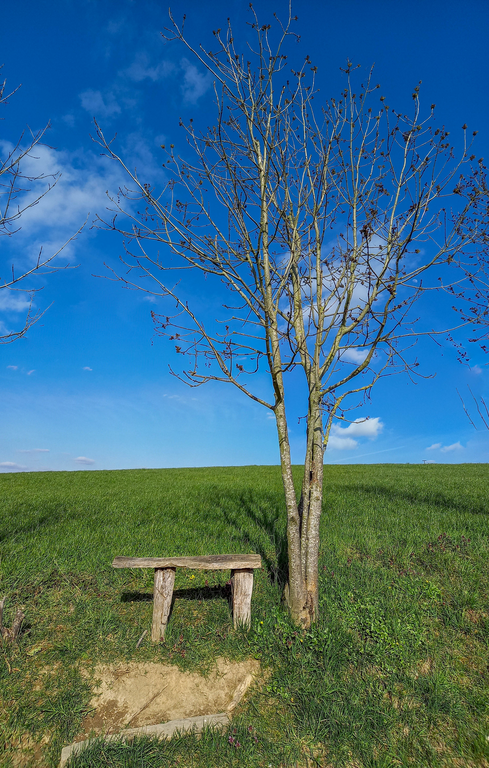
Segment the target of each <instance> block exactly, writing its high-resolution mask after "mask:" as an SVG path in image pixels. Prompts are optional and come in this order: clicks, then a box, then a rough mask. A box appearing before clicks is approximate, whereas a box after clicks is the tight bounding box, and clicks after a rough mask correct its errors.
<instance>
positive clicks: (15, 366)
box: [7, 365, 19, 371]
mask: <svg viewBox="0 0 489 768" xmlns="http://www.w3.org/2000/svg"><path fill="white" fill-rule="evenodd" d="M7 368H8V369H9V370H10V371H18V370H19V366H18V365H7Z"/></svg>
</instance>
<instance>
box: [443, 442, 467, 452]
mask: <svg viewBox="0 0 489 768" xmlns="http://www.w3.org/2000/svg"><path fill="white" fill-rule="evenodd" d="M463 450H464V447H463V445H461V444H460V442H457V443H452V444H451V445H444V446H443V448H441V452H442V453H449V452H450V451H463Z"/></svg>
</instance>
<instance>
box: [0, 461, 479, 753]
mask: <svg viewBox="0 0 489 768" xmlns="http://www.w3.org/2000/svg"><path fill="white" fill-rule="evenodd" d="M299 477H300V471H299V468H298V470H297V479H298V480H299ZM488 488H489V467H488V466H487V465H461V466H454V465H450V466H440V465H436V466H435V465H428V466H418V465H411V466H409V465H404V466H397V465H367V466H358V465H357V466H350V467H344V466H343V467H328V468H327V470H326V480H325V500H324V515H323V520H322V551H321V576H320V578H321V610H322V615H321V620H320V621H319V622H318V624H317V625H316V626H315V627H314V629H313V630H312V631H311V632H310V633H307V634H306V635H302V634H300V633H298V632H297V631H296V630H295V629H294V628H293V627H291V626H290V624H289V622H288V619H287V615H286V612H285V610H284V609H283V607H282V606H281V602H280V596H281V590H282V586H283V579H284V565H285V553H286V545H285V527H284V519H283V500H282V499H283V494H282V487H281V480H280V473H279V470H278V468H276V467H241V468H213V469H186V470H138V471H124V472H122V471H121V472H77V473H49V474H16V475H1V476H0V554H1V558H2V560H1V579H2V581H1V586H0V596H1V595H4V594H7V595H8V604H7V606H8V609H9V610H8V611H7V616H6V623H7V625H8V624H9V621H10V620H11V618H12V614H13V612H14V609H15V607H16V605H20V604H22V605H23V606H25V609H26V622H27V628H28V629H29V631H28V632H27V633H26V634H25V635H24V636H23V637H22V638H21V641H20V643H19V645H18V647H16V648H10V647H3V649H2V653H3V660H2V659H1V658H0V696H1V697H2V699H3V701H2V705H3V706H2V713H1V714H0V739H1V741H0V749H1V744H2V741H3V743H4V745H5V747H4V753H3V756H0V764H1V765H2V766H3V765H5V766H8V765H10V761H11V759H12V755H13V752H14V749H19V745H20V741H19V740H20V739H21V737H22V734H24V735H25V734H29V735H30V737H31V738H32V739H34V740H36V739H37V740H40V739H41V738H42V737H43V735H44V736H45V735H48V737H49V743H48V744H47V746H46V747H45V748H44V752H45V756H46V759H47V760H48V761H49V762H50V764H51V765H56V763H57V760H59V750H60V747H61V745H62V744H64V743H67V742H69V741H70V739H71V738H72V736H73V735H74V734H75V733H76V730H77V727H78V724H79V722H80V719H81V717H82V716H83V711H84V710H83V708H84V706H85V704H86V702H87V701H88V699H89V689H88V686H87V684H86V682H84V681H83V679H82V678H81V677H80V674H79V666H80V665H83V666H85V667H90V665H91V664H92V663H93V662H95V661H99V660H102V659H106V660H110V659H116V658H117V659H120V658H124V659H134V658H138V659H140V660H155V659H158V660H161V661H163V662H165V661H168V660H171V661H172V662H174V663H178V664H180V665H182V666H185V667H189V668H199V669H205V668H206V667H207V668H208V666H209V665H210V664H211V663H212V659H213V658H215V656H216V655H228V656H229V657H234V658H240V657H243V656H246V655H254V656H256V657H258V658H260V659H261V661H262V664H263V665H264V666H268V667H270V669H271V676H270V677H269V678H268V682H267V684H266V687H265V688H264V689H263V690H262V691H261V692H260V691H258V690H257V691H256V692H255V694H254V695H252V696H250V697H249V699H248V703H247V704H246V705H244V706H243V708H242V710H241V713H240V714H239V715H238V717H237V718H236V723H235V724H233V727H234V728H235V729H236V731H237V733H236V734H235V741H234V743H230V741H229V737H230V736H232V735H233V734H225V735H217V734H212V733H209V734H207V735H205V736H204V738H203V739H201V740H200V741H196V740H194V739H192V738H191V737H186V738H184V739H183V740H176V741H173V742H170V743H169V744H155V743H151V742H148V741H142V742H140V743H136V744H134V745H133V746H132V747H131V748H130V749H123V748H121V747H116V746H113V745H112V746H110V747H108V746H107V745H105V746H104V745H99V746H97V747H95V748H94V749H93V750H92V751H91V753H90V754H87V755H86V756H85V757H84V758H83V759H79V760H78V761H77V762H76V765H77V766H80V768H82V766H87V767H88V766H99V765H113V766H123V765H124V766H132V765H134V766H140V765H145V766H155V768H156V766H158V767H159V766H162V765H185V766H190V765H195V766H200V765H202V766H204V765H206V766H208V765H212V766H218V765H223V766H232V765H238V764H241V765H246V766H255V765H256V766H262V765H266V766H268V765H272V766H278V765H294V764H295V761H296V760H298V761H299V764H300V765H306V764H308V761H309V764H310V765H316V764H319V765H328V764H336V765H338V766H346V765H348V764H349V765H351V766H362V767H363V766H372V767H373V766H378V768H381V767H382V766H388V765H406V766H407V765H412V764H415V765H421V766H423V765H427V766H428V765H429V766H442V765H454V764H456V762H454V761H457V760H459V761H460V763H459V764H460V765H474V766H475V765H489V742H488V741H487V740H486V735H488V734H489V709H488V703H489V695H488V686H487V672H488V662H489V653H488V634H489V632H488V630H489V577H488V569H487V561H488V560H487V557H488V549H489V536H488V533H489V516H488V511H489V506H488V501H487V491H488ZM219 552H221V553H225V552H258V553H260V554H261V555H262V557H263V559H264V564H265V568H264V570H263V571H262V572H261V573H260V574H258V577H257V579H256V587H255V592H254V600H253V610H252V629H251V631H250V633H249V634H248V635H247V636H246V635H244V634H242V633H234V632H233V631H232V630H231V628H230V617H229V608H228V605H227V603H226V601H225V600H222V599H213V598H219V597H221V596H223V595H225V594H226V587H225V583H226V580H227V575H226V574H219V573H217V574H200V573H197V574H195V572H194V573H193V574H191V573H190V572H189V573H186V572H183V571H178V572H177V582H176V589H177V590H178V592H177V597H179V598H180V599H178V600H177V602H176V604H175V609H174V612H173V615H172V619H171V623H170V626H169V630H168V634H167V642H166V643H165V645H164V646H163V645H162V646H160V647H157V648H155V647H152V646H151V645H150V644H149V643H147V644H143V646H142V647H141V648H140V649H139V650H138V651H136V648H135V646H136V642H137V639H138V638H139V637H140V635H141V633H142V632H143V630H144V629H146V628H147V627H148V626H149V624H150V618H151V608H152V606H151V601H150V592H151V581H152V574H151V573H149V572H145V571H142V572H138V571H132V572H131V571H114V570H113V569H111V568H110V563H111V561H112V559H113V557H114V556H115V555H118V554H125V555H134V556H137V555H148V556H151V555H172V554H175V555H177V554H179V555H191V554H215V553H219ZM192 575H193V576H194V578H192ZM204 598H209V599H204ZM201 600H202V602H201V603H200V604H197V602H196V601H201ZM52 669H55V670H56V674H54V675H53V674H49V671H50V670H52ZM46 671H47V672H48V674H46ZM249 729H251V731H250V730H249ZM236 739H237V740H238V741H239V743H240V745H241V746H240V747H236V746H234V745H235V743H236ZM256 739H257V740H256ZM12 745H13V746H12ZM102 755H103V756H102ZM182 755H184V756H185V757H184V762H183V763H182V762H181V758H182ZM36 760H37V761H39V758H36ZM2 761H3V762H2ZM314 761H316V762H314ZM33 764H35V763H34V762H33Z"/></svg>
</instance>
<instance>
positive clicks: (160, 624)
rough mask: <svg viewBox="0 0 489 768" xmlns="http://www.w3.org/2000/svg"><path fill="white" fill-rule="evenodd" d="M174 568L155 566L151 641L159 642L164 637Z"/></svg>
mask: <svg viewBox="0 0 489 768" xmlns="http://www.w3.org/2000/svg"><path fill="white" fill-rule="evenodd" d="M175 570H176V569H175V568H155V585H154V592H153V626H152V629H151V640H152V641H153V643H159V642H160V640H164V639H165V629H166V625H167V622H168V616H169V614H170V608H171V599H172V596H173V585H174V583H175Z"/></svg>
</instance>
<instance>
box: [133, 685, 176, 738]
mask: <svg viewBox="0 0 489 768" xmlns="http://www.w3.org/2000/svg"><path fill="white" fill-rule="evenodd" d="M169 685H170V683H167V684H166V685H164V686H163V688H162V689H161V690H159V691H158V692H157V693H155V695H154V696H152V697H151V698H150V699H149V701H147V702H146V704H144V705H143V706H142V707H141V709H139V710H138V711H137V712H136V714H135V715H133V716H132V717H131V719H130V720H128V721H127V723H126V728H127V726H128V725H129V723H132V721H133V720H135V719H136V717H137V716H138V715H140V714H141V712H142V711H143V710H144V709H146V707H149V705H150V704H152V703H153V701H154V700H155V699H157V698H158V696H159V695H160V693H163V691H164V690H165V688H168V686H169Z"/></svg>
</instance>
